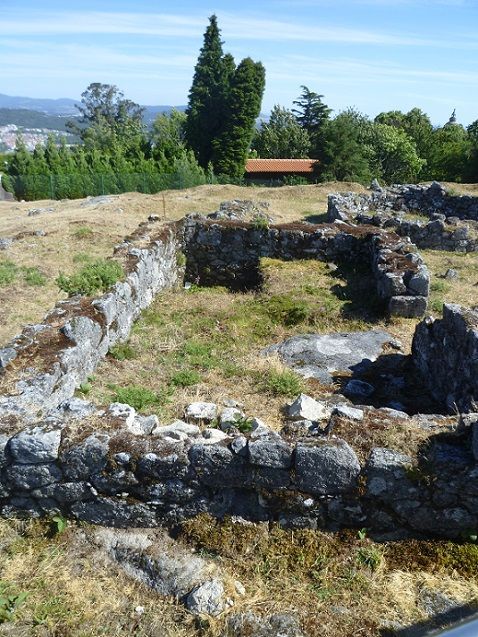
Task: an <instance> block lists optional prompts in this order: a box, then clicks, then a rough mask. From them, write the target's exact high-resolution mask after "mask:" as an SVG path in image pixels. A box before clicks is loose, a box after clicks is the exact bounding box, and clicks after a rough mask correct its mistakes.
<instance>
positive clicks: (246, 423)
mask: <svg viewBox="0 0 478 637" xmlns="http://www.w3.org/2000/svg"><path fill="white" fill-rule="evenodd" d="M253 423H254V419H253V418H247V417H246V416H241V415H240V414H236V416H235V417H234V426H235V427H236V429H238V430H239V431H240V432H241V433H248V432H249V431H252V425H253Z"/></svg>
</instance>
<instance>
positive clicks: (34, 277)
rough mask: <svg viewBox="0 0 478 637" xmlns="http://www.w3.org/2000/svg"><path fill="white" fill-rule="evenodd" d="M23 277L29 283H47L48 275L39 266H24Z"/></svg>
mask: <svg viewBox="0 0 478 637" xmlns="http://www.w3.org/2000/svg"><path fill="white" fill-rule="evenodd" d="M23 278H24V279H25V283H26V284H27V285H36V286H41V285H45V283H46V277H45V276H44V275H43V274H42V273H41V272H40V270H39V269H38V268H23Z"/></svg>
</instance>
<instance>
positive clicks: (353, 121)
mask: <svg viewBox="0 0 478 637" xmlns="http://www.w3.org/2000/svg"><path fill="white" fill-rule="evenodd" d="M369 127H370V122H369V120H368V119H367V118H366V117H365V116H363V115H362V114H361V113H358V112H357V111H355V110H353V109H349V110H347V111H344V112H342V113H340V114H339V115H337V117H335V118H334V119H333V120H330V121H328V122H326V124H325V125H324V128H323V131H322V133H321V134H322V138H321V139H322V145H321V154H320V156H319V159H320V161H321V164H322V172H321V179H322V180H324V181H335V180H336V181H358V182H360V183H363V184H367V185H368V184H369V183H370V181H371V179H372V174H373V173H372V169H371V166H370V161H371V158H372V156H373V151H372V149H371V147H370V145H368V144H366V143H365V141H364V138H365V134H366V132H367V131H368V130H369Z"/></svg>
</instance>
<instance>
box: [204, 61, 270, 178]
mask: <svg viewBox="0 0 478 637" xmlns="http://www.w3.org/2000/svg"><path fill="white" fill-rule="evenodd" d="M264 87H265V70H264V67H263V66H262V64H261V63H260V62H257V63H255V62H253V60H251V58H246V59H244V60H242V62H241V63H240V64H239V66H238V67H237V69H236V71H235V73H234V75H233V77H232V79H231V88H230V92H229V99H228V112H227V115H226V120H225V122H224V130H223V132H222V135H220V136H219V137H218V138H217V139H216V140H214V142H213V149H214V164H215V168H216V171H217V172H218V173H223V174H226V175H229V176H230V177H233V178H235V179H240V178H241V177H242V176H243V174H244V167H245V163H246V159H247V153H248V150H249V147H250V145H251V141H252V136H253V134H254V124H255V121H256V119H257V117H258V116H259V113H260V110H261V103H262V95H263V93H264Z"/></svg>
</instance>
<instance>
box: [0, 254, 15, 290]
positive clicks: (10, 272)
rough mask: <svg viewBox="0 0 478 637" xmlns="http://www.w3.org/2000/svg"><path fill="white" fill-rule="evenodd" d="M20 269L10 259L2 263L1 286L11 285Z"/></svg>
mask: <svg viewBox="0 0 478 637" xmlns="http://www.w3.org/2000/svg"><path fill="white" fill-rule="evenodd" d="M17 272H18V267H17V266H16V265H15V263H13V261H10V260H9V259H2V260H1V261H0V286H6V285H10V283H13V281H14V280H15V278H16V276H17Z"/></svg>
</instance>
